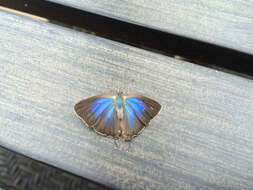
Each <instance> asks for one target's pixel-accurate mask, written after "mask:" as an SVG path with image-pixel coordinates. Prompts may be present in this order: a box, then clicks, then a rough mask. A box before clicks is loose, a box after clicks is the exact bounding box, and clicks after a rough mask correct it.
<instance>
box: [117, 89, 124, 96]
mask: <svg viewBox="0 0 253 190" xmlns="http://www.w3.org/2000/svg"><path fill="white" fill-rule="evenodd" d="M117 95H118V97H120V98H122V97H123V92H122V90H118V92H117Z"/></svg>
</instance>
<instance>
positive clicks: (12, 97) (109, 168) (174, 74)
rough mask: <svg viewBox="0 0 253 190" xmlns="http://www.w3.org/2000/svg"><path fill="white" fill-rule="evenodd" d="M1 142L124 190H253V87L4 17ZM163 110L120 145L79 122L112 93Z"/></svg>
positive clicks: (53, 27)
mask: <svg viewBox="0 0 253 190" xmlns="http://www.w3.org/2000/svg"><path fill="white" fill-rule="evenodd" d="M0 25H1V27H0V44H1V46H0V52H1V53H0V63H1V64H0V69H1V72H0V144H1V145H3V146H5V147H8V148H10V149H12V150H15V151H18V152H20V153H23V154H25V155H27V156H30V157H32V158H35V159H38V160H41V161H43V162H46V163H49V164H52V165H54V166H57V167H60V168H63V169H65V170H68V171H71V172H73V173H75V174H78V175H80V176H84V177H86V178H89V179H92V180H95V181H98V182H100V183H103V184H105V185H108V186H110V187H113V188H116V189H252V188H253V140H252V139H253V128H252V124H253V102H252V97H253V82H252V81H251V80H248V79H245V78H240V77H237V76H233V75H230V74H226V73H223V72H219V71H215V70H211V69H208V68H205V67H201V66H197V65H193V64H190V63H186V62H184V61H180V60H175V59H172V58H168V57H166V56H162V55H158V54H155V53H151V52H148V51H144V50H140V49H137V48H133V47H130V46H127V45H124V44H120V43H116V42H112V41H109V40H105V39H102V38H98V37H95V36H92V35H87V34H83V33H79V32H77V31H72V30H70V29H66V28H62V27H59V26H56V25H52V24H49V23H42V22H39V21H34V20H31V19H28V18H25V17H22V16H17V15H14V14H9V13H6V12H3V11H2V12H0ZM118 88H121V89H123V90H124V91H125V92H136V93H139V94H143V95H145V96H148V97H150V98H152V99H154V100H157V101H158V102H160V103H161V104H162V105H163V109H162V111H161V113H160V114H159V115H158V116H157V117H156V118H155V119H154V120H153V121H152V123H151V125H150V126H149V127H147V128H146V129H145V130H144V132H143V133H142V134H141V135H140V136H138V137H137V138H135V139H134V140H133V141H132V142H131V144H130V147H129V144H128V143H124V142H119V145H120V147H119V148H117V147H115V145H114V142H113V140H112V139H111V138H105V137H102V136H99V135H97V134H96V133H94V132H93V131H92V130H90V129H88V128H87V127H85V126H84V125H83V123H82V122H81V121H80V120H79V119H78V118H77V117H76V116H75V114H74V110H73V106H74V104H75V103H76V102H78V101H79V100H80V99H82V98H84V97H89V96H92V95H95V94H99V93H103V92H115V91H116V90H117V89H118Z"/></svg>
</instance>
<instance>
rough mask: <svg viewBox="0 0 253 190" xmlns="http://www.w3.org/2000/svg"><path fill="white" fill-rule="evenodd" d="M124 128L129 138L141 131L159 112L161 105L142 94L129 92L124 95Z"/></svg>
mask: <svg viewBox="0 0 253 190" xmlns="http://www.w3.org/2000/svg"><path fill="white" fill-rule="evenodd" d="M124 99H125V105H124V113H125V130H126V135H127V136H128V138H129V139H131V138H132V137H134V136H137V135H138V134H140V133H141V132H142V130H143V129H144V127H145V126H147V125H148V124H149V122H150V121H151V120H152V119H153V118H154V117H155V116H156V115H157V114H158V113H159V111H160V110H161V105H160V104H159V103H158V102H156V101H154V100H152V99H150V98H147V97H144V96H140V95H136V94H129V95H127V96H125V97H124Z"/></svg>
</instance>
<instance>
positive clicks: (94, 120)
mask: <svg viewBox="0 0 253 190" xmlns="http://www.w3.org/2000/svg"><path fill="white" fill-rule="evenodd" d="M114 98H115V96H113V95H107V94H102V95H98V96H93V97H91V98H88V99H85V100H82V101H80V102H78V103H77V104H76V105H75V107H74V109H75V112H76V113H77V115H78V116H79V118H80V119H81V120H82V121H83V122H84V123H86V124H87V125H88V126H89V127H92V128H94V130H95V131H96V132H98V133H99V134H102V135H105V136H107V135H110V136H113V137H116V136H117V131H118V129H119V125H118V122H117V115H116V108H115V105H114Z"/></svg>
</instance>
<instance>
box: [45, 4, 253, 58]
mask: <svg viewBox="0 0 253 190" xmlns="http://www.w3.org/2000/svg"><path fill="white" fill-rule="evenodd" d="M50 1H53V2H57V3H60V4H64V5H68V6H72V7H76V8H79V9H82V10H87V11H91V12H94V13H98V14H102V15H105V16H109V17H113V18H116V19H120V20H123V21H127V22H131V23H137V24H139V25H144V26H147V27H151V28H155V29H158V30H162V31H166V32H169V33H174V34H178V35H182V36H186V37H189V38H193V39H198V40H201V41H205V42H209V43H213V44H217V45H220V46H225V47H228V48H232V49H236V50H239V51H243V52H247V53H250V54H253V37H252V36H253V11H252V10H253V0H240V1H238V0H230V1H227V0H212V1H206V0H201V1H199V0H185V1H178V0H165V1H161V0H143V1H136V0H130V1H107V0H100V1H97V0H50Z"/></svg>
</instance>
